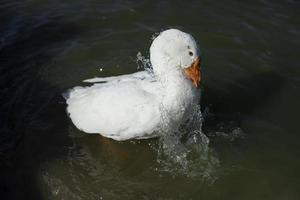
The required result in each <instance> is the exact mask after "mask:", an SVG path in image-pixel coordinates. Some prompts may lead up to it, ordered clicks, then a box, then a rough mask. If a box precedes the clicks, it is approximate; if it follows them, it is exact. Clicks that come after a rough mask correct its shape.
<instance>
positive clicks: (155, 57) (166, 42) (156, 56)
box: [150, 29, 201, 87]
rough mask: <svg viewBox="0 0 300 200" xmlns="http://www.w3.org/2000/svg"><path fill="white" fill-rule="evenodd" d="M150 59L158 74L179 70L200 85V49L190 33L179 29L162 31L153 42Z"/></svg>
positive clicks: (196, 84)
mask: <svg viewBox="0 0 300 200" xmlns="http://www.w3.org/2000/svg"><path fill="white" fill-rule="evenodd" d="M150 61H151V64H152V67H153V71H154V73H155V74H157V75H158V76H164V75H168V74H171V73H174V72H175V73H176V72H179V73H182V74H184V75H185V76H186V77H187V78H189V79H190V80H191V81H192V84H193V85H194V86H195V87H199V86H200V80H201V71H200V65H201V57H200V49H199V47H198V45H197V43H196V41H195V39H194V38H193V37H192V36H191V35H190V34H188V33H185V32H182V31H180V30H177V29H168V30H165V31H163V32H161V33H160V34H159V35H158V36H157V37H156V38H155V39H154V40H153V42H152V44H151V47H150Z"/></svg>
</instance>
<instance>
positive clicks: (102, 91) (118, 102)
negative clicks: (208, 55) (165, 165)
mask: <svg viewBox="0 0 300 200" xmlns="http://www.w3.org/2000/svg"><path fill="white" fill-rule="evenodd" d="M153 43H154V42H153ZM155 49H156V47H155V45H153V44H152V46H151V49H150V53H151V51H153V50H155ZM152 55H153V53H152ZM150 56H151V54H150ZM151 59H152V58H151ZM154 59H155V56H154ZM172 60H173V59H163V61H162V62H160V65H162V66H167V67H166V68H164V70H160V71H156V70H155V68H154V66H153V71H141V72H137V73H133V74H129V75H121V76H115V77H106V78H94V79H88V80H86V81H85V82H90V83H93V85H92V86H89V87H74V88H73V89H71V90H69V91H68V92H67V95H66V96H67V98H66V102H67V105H68V106H67V112H68V113H69V116H70V118H71V120H72V122H73V124H74V125H75V126H76V127H77V128H78V129H80V130H82V131H84V132H86V133H94V134H101V135H102V136H105V137H108V138H112V139H114V140H119V141H122V140H128V139H142V138H150V137H155V136H159V135H160V134H161V133H162V132H163V129H165V128H168V129H173V128H175V129H176V128H177V127H178V126H179V125H180V124H182V123H183V122H184V121H185V120H187V119H188V118H189V117H190V116H191V113H192V111H193V107H194V106H195V105H196V104H197V103H199V99H200V90H199V89H198V88H197V87H195V86H194V84H193V82H192V81H191V80H190V78H189V77H187V76H186V75H185V73H184V70H182V68H181V67H170V66H172V65H174V63H173V62H172ZM151 62H152V60H151ZM192 63H193V62H191V63H190V64H192ZM152 64H153V62H152ZM156 67H157V66H156Z"/></svg>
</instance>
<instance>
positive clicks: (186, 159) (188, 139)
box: [156, 105, 220, 184]
mask: <svg viewBox="0 0 300 200" xmlns="http://www.w3.org/2000/svg"><path fill="white" fill-rule="evenodd" d="M166 120H167V117H166ZM169 123H170V122H169V121H166V123H164V124H165V126H168V124H169ZM202 123H203V117H202V114H201V110H200V105H198V106H197V107H196V108H195V109H194V112H193V116H192V118H191V119H190V120H189V121H188V122H187V123H186V124H184V125H182V126H180V128H179V129H178V130H175V131H174V130H171V129H168V128H167V127H166V128H165V129H164V130H167V131H165V132H164V134H163V136H162V137H160V139H159V145H158V148H157V152H158V156H157V163H158V167H157V168H156V171H158V172H161V173H170V174H171V175H173V176H174V177H175V176H186V177H189V178H197V179H199V178H200V179H202V180H203V181H205V182H207V183H208V184H212V183H214V182H215V180H216V179H217V169H218V167H219V165H220V164H219V159H218V157H217V156H216V155H215V153H214V152H213V150H212V149H211V148H210V147H209V138H208V137H207V136H206V135H205V134H204V133H203V132H202V130H201V128H202Z"/></svg>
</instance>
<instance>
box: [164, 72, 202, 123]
mask: <svg viewBox="0 0 300 200" xmlns="http://www.w3.org/2000/svg"><path fill="white" fill-rule="evenodd" d="M160 80H161V84H162V89H163V90H164V91H163V92H162V93H163V96H162V107H163V109H164V111H166V113H167V114H171V115H172V118H174V116H175V118H174V120H182V118H183V117H184V116H185V115H186V113H187V112H189V110H190V109H191V108H192V106H193V105H194V104H195V103H197V101H198V100H199V97H200V92H199V90H197V88H196V87H194V86H193V85H192V82H191V81H190V80H189V79H188V78H187V77H186V76H185V75H184V74H183V71H182V70H181V69H179V70H174V71H171V72H168V73H166V74H164V75H161V76H160Z"/></svg>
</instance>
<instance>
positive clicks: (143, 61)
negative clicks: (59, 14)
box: [136, 52, 152, 72]
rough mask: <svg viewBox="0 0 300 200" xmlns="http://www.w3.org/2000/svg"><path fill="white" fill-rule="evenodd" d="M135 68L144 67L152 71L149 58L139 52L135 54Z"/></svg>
mask: <svg viewBox="0 0 300 200" xmlns="http://www.w3.org/2000/svg"><path fill="white" fill-rule="evenodd" d="M136 63H137V66H138V67H137V69H144V70H146V71H149V72H152V65H151V62H150V59H149V58H146V57H145V56H143V55H142V53H141V52H138V53H137V54H136Z"/></svg>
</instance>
